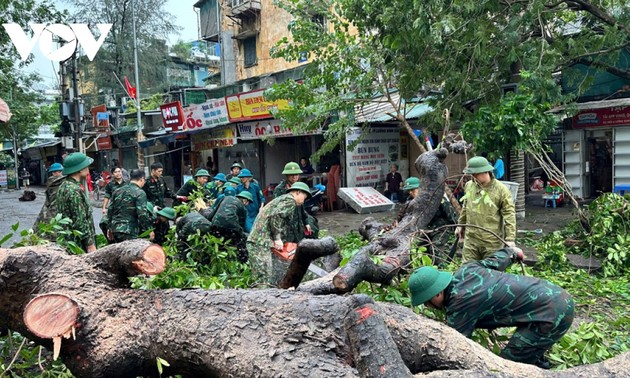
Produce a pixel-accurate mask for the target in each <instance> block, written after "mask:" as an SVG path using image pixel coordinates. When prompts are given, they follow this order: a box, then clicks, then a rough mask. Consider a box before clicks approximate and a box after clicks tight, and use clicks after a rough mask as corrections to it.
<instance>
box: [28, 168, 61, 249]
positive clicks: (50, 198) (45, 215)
mask: <svg viewBox="0 0 630 378" xmlns="http://www.w3.org/2000/svg"><path fill="white" fill-rule="evenodd" d="M61 171H63V165H61V164H59V163H54V164H52V165H51V166H50V168H49V169H48V172H50V175H51V176H50V177H49V178H48V180H46V201H44V206H42V209H41V210H40V212H39V215H38V216H37V219H36V220H35V224H34V225H33V231H34V232H35V233H39V224H40V223H45V224H47V223H50V220H51V219H53V218H54V217H55V216H57V191H58V190H59V187H60V186H61V184H62V183H63V181H64V178H65V177H64V176H63V175H62V174H61ZM45 237H47V238H51V239H52V238H53V235H45Z"/></svg>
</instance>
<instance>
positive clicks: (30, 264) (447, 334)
mask: <svg viewBox="0 0 630 378" xmlns="http://www.w3.org/2000/svg"><path fill="white" fill-rule="evenodd" d="M131 244H133V243H131V242H124V243H120V244H119V245H118V247H116V248H108V251H109V252H108V254H107V255H104V254H102V253H100V254H99V253H98V252H99V251H97V253H95V254H93V255H79V256H77V255H68V254H63V253H59V252H58V251H53V252H51V251H47V250H46V249H45V248H43V247H41V246H40V247H23V248H18V249H11V250H6V249H4V250H0V329H2V328H10V329H14V330H16V331H18V332H20V333H22V334H23V335H25V336H26V337H28V338H29V339H31V340H33V341H35V342H36V343H38V344H41V345H44V346H46V347H48V348H51V349H52V347H53V342H52V341H51V340H50V338H48V337H49V336H50V335H52V334H54V333H55V332H56V331H46V332H42V331H39V333H38V334H35V333H34V332H33V331H32V330H31V328H30V327H28V326H27V325H26V322H25V320H24V317H23V316H22V315H23V312H24V311H23V309H24V308H26V307H27V304H28V303H29V302H31V300H33V295H41V294H49V293H54V295H55V296H59V295H61V296H59V297H54V298H57V299H55V300H53V301H45V300H43V299H42V300H41V303H40V300H37V301H34V302H33V304H32V305H31V306H33V305H35V306H36V307H35V308H42V307H43V308H48V309H49V310H48V311H47V312H46V313H50V312H51V309H54V308H59V307H55V306H53V305H52V304H54V303H60V304H64V303H66V305H63V306H60V307H61V308H62V309H65V308H66V307H65V306H67V305H69V304H67V303H68V298H69V299H71V302H72V303H76V306H77V307H78V308H80V311H79V313H78V319H76V324H77V326H76V339H69V340H67V341H64V342H63V344H62V345H60V356H61V358H62V359H63V362H64V363H65V364H66V366H68V368H69V369H70V371H71V372H72V373H73V374H74V375H75V376H76V377H78V378H81V377H90V378H100V377H136V376H158V375H159V374H158V372H157V367H156V363H155V361H156V358H158V357H159V358H161V359H164V360H166V361H167V362H168V363H169V365H170V366H169V367H166V368H165V371H164V372H163V375H175V374H182V375H185V376H195V377H216V376H229V377H356V376H361V375H372V374H374V375H375V376H378V375H376V374H377V373H379V372H381V370H380V367H381V366H385V370H386V371H389V372H394V371H401V373H400V374H402V375H398V373H396V374H391V375H388V376H394V377H395V376H405V374H406V372H405V368H403V367H402V365H404V366H406V369H409V371H410V372H411V373H413V374H417V373H422V372H432V371H438V372H437V373H436V374H440V372H439V370H450V371H452V373H453V374H456V375H457V374H459V375H462V373H467V372H474V373H475V374H478V372H484V373H485V374H489V373H492V374H494V373H496V372H500V373H501V375H502V376H526V377H547V376H563V375H564V374H565V373H562V372H560V373H558V372H547V371H542V370H540V369H538V368H536V367H534V366H530V365H523V364H519V363H515V362H511V361H507V360H504V359H502V358H500V357H498V356H496V355H494V354H492V353H490V352H489V351H487V350H486V349H484V348H483V347H481V346H480V345H478V344H476V343H474V342H473V341H471V340H469V339H467V338H465V337H464V336H462V335H460V334H459V333H457V332H456V331H455V330H453V329H451V328H449V327H447V326H445V325H443V324H440V323H437V322H435V321H432V320H429V319H426V318H423V317H421V316H419V315H417V314H415V313H414V312H413V311H411V310H410V309H408V308H404V307H401V306H397V305H392V304H382V303H374V304H371V303H367V302H368V301H366V300H365V297H363V296H353V295H347V296H339V295H322V296H314V295H312V294H310V293H307V292H303V291H298V290H295V291H288V290H282V289H268V290H217V291H205V290H132V289H129V288H125V287H123V284H122V282H120V280H121V278H120V270H115V269H114V271H113V270H112V269H111V268H112V264H111V263H104V262H103V261H102V260H99V259H97V258H96V256H99V255H101V256H103V259H107V260H108V261H110V262H118V263H117V264H120V263H121V262H122V261H125V259H124V258H121V257H122V256H123V255H125V253H126V251H128V250H129V247H130V245H131ZM134 245H136V246H137V247H139V248H140V249H141V250H145V249H146V247H148V246H149V245H150V244H149V243H148V242H145V243H135V244H134ZM117 254H118V256H116V255H117ZM139 256H140V257H139V259H142V256H143V254H142V253H139ZM134 261H135V260H133V259H131V260H129V265H133V262H134ZM114 265H116V264H114ZM119 267H120V268H121V269H122V270H127V269H124V267H123V266H122V265H119ZM129 269H131V268H129ZM125 280H126V279H125ZM46 297H50V298H52V297H53V296H44V297H43V298H46ZM36 298H39V297H36ZM366 304H367V307H363V305H366ZM31 306H29V310H28V311H26V313H27V314H29V313H30V307H31ZM70 307H72V306H70ZM357 307H359V311H358V312H357V311H356V310H357ZM53 312H54V310H53ZM62 312H64V313H65V312H66V311H65V310H64V311H62ZM373 312H375V313H376V315H374V313H373ZM368 315H369V316H368ZM37 317H38V316H34V317H33V318H37ZM357 317H358V318H357ZM53 318H54V317H53ZM361 318H364V320H366V321H367V323H365V324H363V323H361V322H357V321H358V319H361ZM29 319H31V317H29ZM68 319H71V317H68ZM353 319H354V321H353ZM51 321H52V322H53V323H55V320H51ZM381 321H382V323H381ZM29 322H30V323H31V324H35V323H37V322H32V321H31V320H29ZM70 322H71V321H70V320H67V321H63V322H61V324H64V325H65V324H69V323H70ZM44 323H45V324H48V322H44ZM383 325H386V328H387V332H386V331H385V329H384V327H383ZM363 326H365V328H364V329H362V328H361V327H363ZM44 328H45V327H44ZM61 329H63V327H61ZM366 332H367V333H368V335H366V334H365V333H366ZM387 333H389V335H390V337H391V341H389V340H388V337H387ZM42 336H47V337H42ZM371 338H373V339H371ZM373 343H376V344H379V345H380V344H382V345H383V346H384V348H383V347H381V348H379V347H377V346H376V345H373ZM384 349H386V350H384ZM394 349H395V350H397V352H398V353H399V355H400V360H396V354H395V353H394ZM629 356H630V354H629V353H626V354H625V355H623V356H620V357H617V358H616V359H614V363H610V364H606V363H605V364H598V365H593V366H591V367H584V368H578V369H571V370H568V371H567V372H566V374H567V375H566V376H580V375H581V374H582V372H584V371H586V372H589V374H596V376H598V377H607V376H611V377H612V376H613V374H618V376H622V375H623V374H625V372H627V371H628V369H629V366H628V361H629ZM383 361H385V362H383ZM396 361H398V362H396ZM400 361H402V362H400ZM388 362H390V363H388ZM393 365H396V366H395V367H394V366H393ZM375 366H376V367H377V369H376V370H374V367H375ZM394 368H396V369H398V370H395V369H394ZM357 369H360V371H359V370H357ZM390 369H391V370H390ZM569 373H570V374H569ZM582 376H584V375H582ZM593 376H595V375H593Z"/></svg>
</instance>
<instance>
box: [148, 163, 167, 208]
mask: <svg viewBox="0 0 630 378" xmlns="http://www.w3.org/2000/svg"><path fill="white" fill-rule="evenodd" d="M163 173H164V166H163V165H162V163H153V164H151V177H149V179H148V180H147V182H146V183H145V185H144V188H142V189H144V192H145V193H146V194H147V201H149V202H151V203H152V204H154V205H155V206H158V207H164V206H166V204H165V203H164V198H170V199H172V200H174V199H175V193H173V192H172V191H171V189H169V187H168V186H166V181H164V178H163V177H162V174H163Z"/></svg>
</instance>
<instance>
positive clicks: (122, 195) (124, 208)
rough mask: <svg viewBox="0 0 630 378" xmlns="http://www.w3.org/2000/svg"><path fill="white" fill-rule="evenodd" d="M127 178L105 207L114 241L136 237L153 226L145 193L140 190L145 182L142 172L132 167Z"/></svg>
mask: <svg viewBox="0 0 630 378" xmlns="http://www.w3.org/2000/svg"><path fill="white" fill-rule="evenodd" d="M129 179H130V182H129V185H124V186H122V187H121V188H119V189H118V190H116V191H115V192H114V195H113V196H112V200H111V204H110V205H109V208H108V209H107V218H108V219H109V223H108V225H107V226H108V228H109V232H110V235H111V237H112V238H113V240H114V242H115V243H120V242H121V241H124V240H131V239H136V238H137V237H138V235H140V234H142V233H143V232H145V231H148V230H150V229H152V227H153V215H152V214H151V212H150V211H149V209H148V208H147V195H146V193H145V192H144V191H143V190H142V187H143V186H144V184H145V182H146V179H145V178H144V172H143V171H141V170H139V169H133V170H131V172H130V173H129ZM153 236H154V235H152V236H151V238H153Z"/></svg>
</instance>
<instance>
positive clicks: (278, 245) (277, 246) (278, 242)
mask: <svg viewBox="0 0 630 378" xmlns="http://www.w3.org/2000/svg"><path fill="white" fill-rule="evenodd" d="M283 247H284V243H282V240H280V239H276V240H274V241H273V248H274V249H277V250H278V251H282V248H283Z"/></svg>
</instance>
